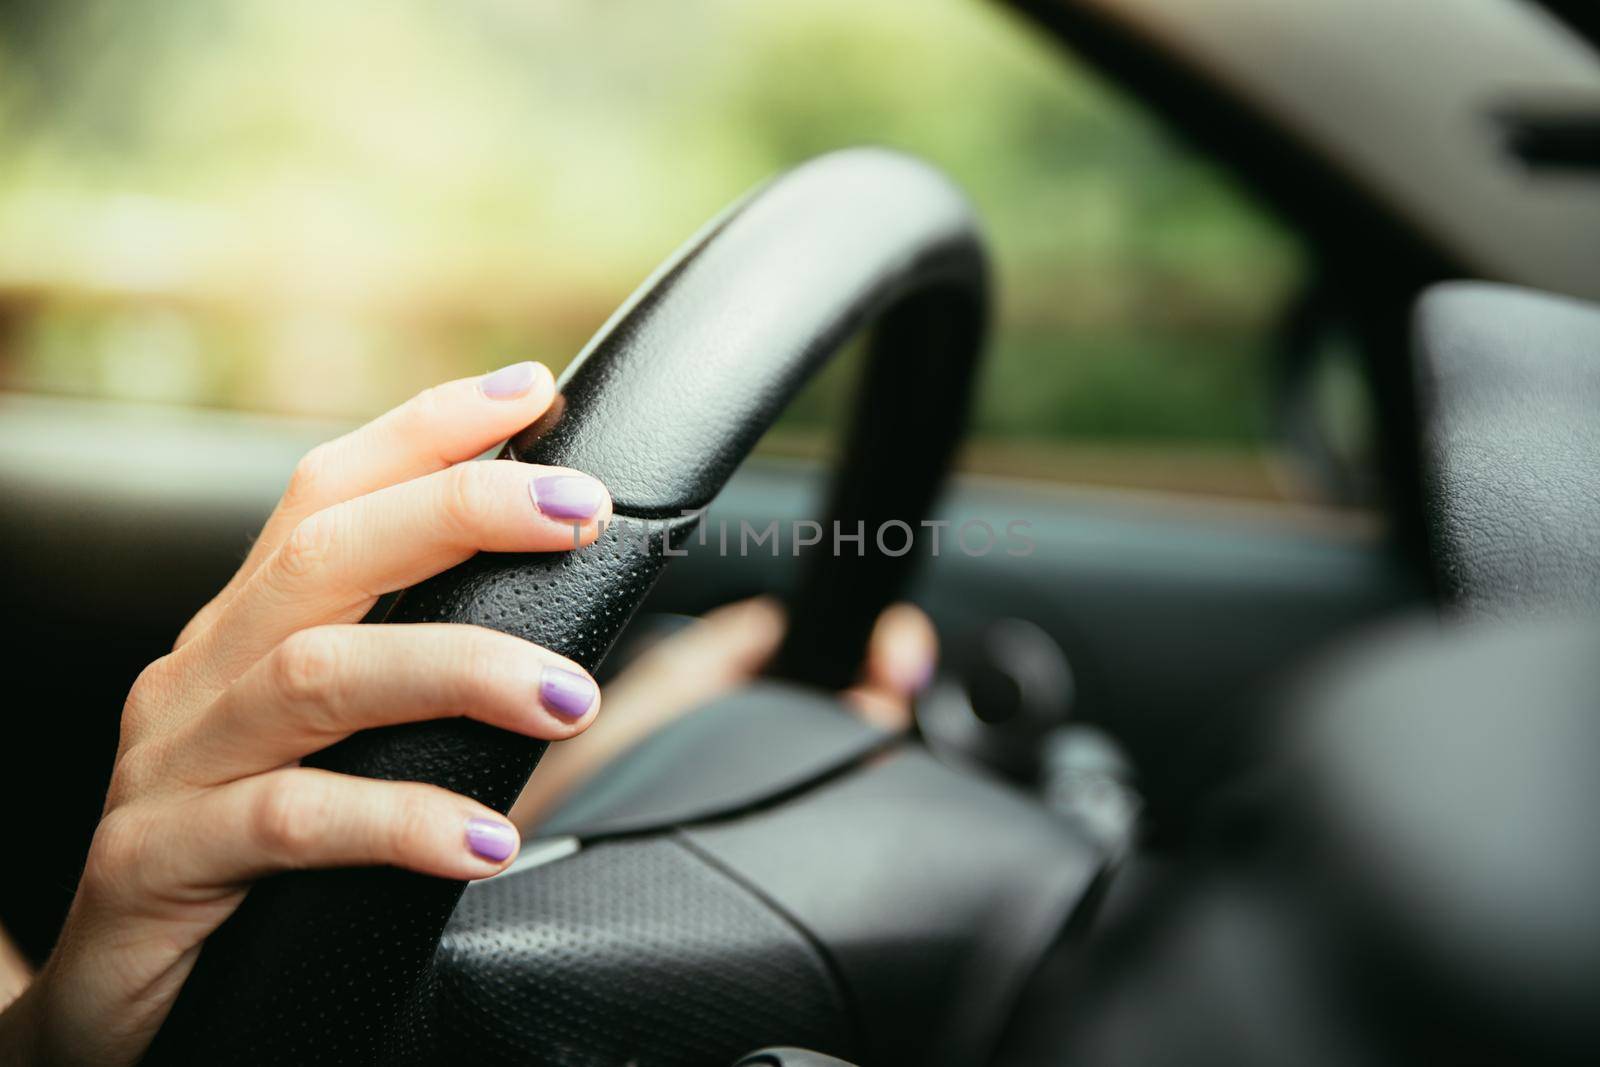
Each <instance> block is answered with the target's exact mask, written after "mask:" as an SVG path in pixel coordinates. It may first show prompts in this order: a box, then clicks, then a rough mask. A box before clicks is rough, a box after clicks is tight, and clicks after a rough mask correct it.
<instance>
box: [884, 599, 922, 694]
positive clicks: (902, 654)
mask: <svg viewBox="0 0 1600 1067" xmlns="http://www.w3.org/2000/svg"><path fill="white" fill-rule="evenodd" d="M938 659H939V636H938V633H937V631H935V630H934V628H933V623H932V622H931V621H930V620H929V619H928V616H927V615H925V614H923V612H922V610H921V609H920V608H918V607H916V606H915V605H914V604H909V603H904V602H902V603H898V604H893V605H891V606H890V607H888V608H886V609H884V612H883V614H882V615H880V616H879V617H878V622H877V625H876V626H874V627H873V631H872V638H871V643H870V646H869V648H868V650H867V674H868V677H869V678H870V679H871V680H872V681H874V682H877V683H879V684H882V685H884V686H885V687H887V688H889V689H892V690H893V691H895V692H897V693H901V694H903V695H905V696H914V695H915V694H917V693H920V692H921V691H922V690H923V689H925V688H927V686H928V683H929V682H930V681H932V680H933V673H934V669H935V667H936V665H937V663H938Z"/></svg>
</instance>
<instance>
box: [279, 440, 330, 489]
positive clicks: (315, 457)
mask: <svg viewBox="0 0 1600 1067" xmlns="http://www.w3.org/2000/svg"><path fill="white" fill-rule="evenodd" d="M332 452H333V450H332V448H330V447H329V443H328V442H324V443H323V444H320V445H318V446H316V447H315V448H313V449H312V450H311V451H309V452H307V453H306V454H305V455H303V456H301V457H300V462H298V463H296V464H295V466H294V473H292V474H290V475H289V488H288V489H287V490H286V491H285V493H284V498H285V499H286V500H289V501H292V502H297V503H304V502H307V501H313V500H318V499H320V498H321V497H322V495H323V490H324V486H326V485H327V483H328V472H329V468H330V467H331V466H332V464H331V462H330V457H331V456H332Z"/></svg>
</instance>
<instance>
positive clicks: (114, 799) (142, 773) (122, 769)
mask: <svg viewBox="0 0 1600 1067" xmlns="http://www.w3.org/2000/svg"><path fill="white" fill-rule="evenodd" d="M165 761H166V753H165V750H164V746H163V745H162V744H161V742H160V741H157V740H153V739H151V740H141V741H135V742H133V743H132V744H129V745H127V746H126V747H124V748H123V750H122V753H121V755H119V756H118V757H117V764H116V767H115V768H113V769H112V772H111V784H110V786H109V788H108V790H107V794H106V797H107V803H108V804H110V805H112V806H114V807H115V806H120V805H122V804H124V803H126V802H127V801H128V800H129V799H131V798H133V797H137V796H142V795H143V794H145V793H148V792H150V791H151V790H152V789H153V788H154V787H155V785H156V784H157V783H159V782H160V781H161V778H162V768H163V766H164V764H165Z"/></svg>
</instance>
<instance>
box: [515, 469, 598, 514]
mask: <svg viewBox="0 0 1600 1067" xmlns="http://www.w3.org/2000/svg"><path fill="white" fill-rule="evenodd" d="M528 492H529V493H530V494H531V495H532V496H533V506H534V507H536V508H538V509H539V510H540V511H542V512H544V513H545V514H546V515H548V516H550V517H551V518H552V519H578V520H583V519H592V518H594V517H595V515H596V514H598V513H599V511H600V507H601V505H603V504H604V503H605V500H606V491H605V487H604V486H602V485H601V484H600V483H599V482H597V481H595V480H594V479H593V478H590V477H587V476H586V475H582V474H546V475H544V476H543V477H541V478H535V479H534V480H533V481H531V482H529V483H528Z"/></svg>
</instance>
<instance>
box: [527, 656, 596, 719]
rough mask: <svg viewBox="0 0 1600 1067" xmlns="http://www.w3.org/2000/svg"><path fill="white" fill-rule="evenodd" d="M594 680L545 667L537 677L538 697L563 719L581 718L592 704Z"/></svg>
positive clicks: (556, 668) (575, 673) (573, 672)
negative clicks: (542, 672)
mask: <svg viewBox="0 0 1600 1067" xmlns="http://www.w3.org/2000/svg"><path fill="white" fill-rule="evenodd" d="M594 694H595V688H594V682H593V681H592V680H590V678H589V677H588V676H587V675H583V674H579V673H578V672H576V671H569V670H563V669H562V668H560V667H546V668H545V669H544V674H543V675H542V676H541V677H540V678H539V699H540V700H542V701H543V702H544V706H545V707H547V708H549V709H550V710H551V711H553V712H555V713H556V714H557V715H559V716H561V717H562V718H563V719H581V718H583V716H584V713H585V712H587V711H588V710H589V708H590V707H591V706H592V705H593V704H594Z"/></svg>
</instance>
